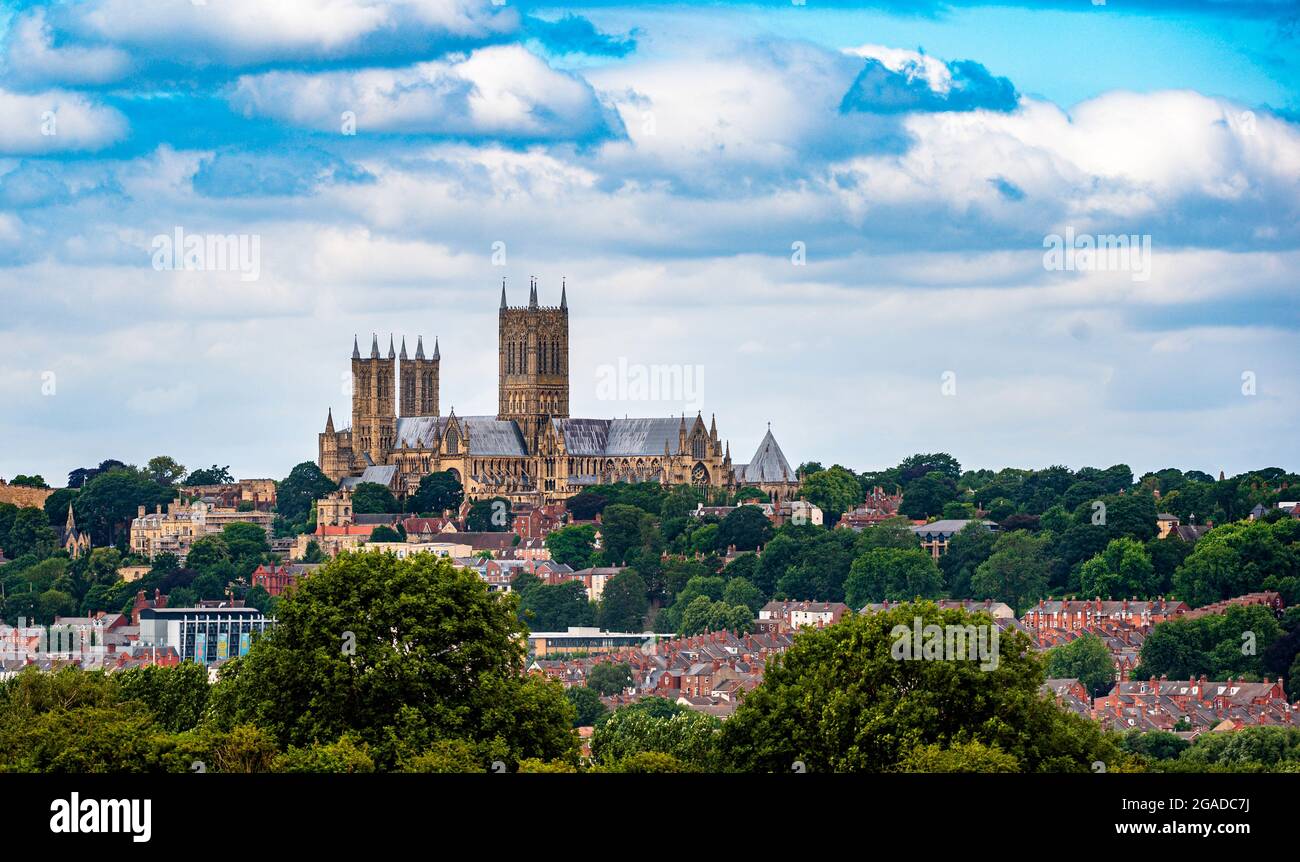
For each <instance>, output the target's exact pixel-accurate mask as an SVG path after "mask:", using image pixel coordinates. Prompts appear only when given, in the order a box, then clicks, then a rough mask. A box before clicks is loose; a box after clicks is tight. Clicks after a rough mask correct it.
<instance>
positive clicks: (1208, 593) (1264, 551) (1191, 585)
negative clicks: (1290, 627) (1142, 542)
mask: <svg viewBox="0 0 1300 862" xmlns="http://www.w3.org/2000/svg"><path fill="white" fill-rule="evenodd" d="M1293 523H1294V521H1279V522H1278V523H1276V524H1269V523H1265V522H1263V521H1242V522H1237V523H1232V524H1224V525H1223V526H1220V527H1215V528H1214V529H1213V530H1210V531H1209V532H1208V533H1206V534H1205V535H1204V536H1202V537H1201V538H1200V539H1199V540H1198V541H1197V542H1196V545H1195V547H1194V548H1193V550H1192V552H1191V553H1190V554H1188V556H1187V559H1186V560H1184V561H1183V564H1182V565H1181V566H1179V567H1178V570H1177V571H1176V572H1175V573H1174V590H1175V592H1176V593H1177V595H1178V597H1179V598H1181V599H1182V600H1183V601H1185V602H1187V603H1188V604H1189V605H1192V606H1193V607H1199V606H1201V605H1207V604H1210V603H1212V602H1217V601H1221V600H1223V599H1228V598H1232V597H1233V596H1240V595H1244V594H1246V593H1251V592H1257V591H1259V590H1261V589H1269V588H1272V589H1277V590H1278V591H1279V592H1282V593H1283V598H1284V599H1285V600H1286V602H1287V603H1288V604H1292V603H1294V602H1295V601H1296V600H1297V599H1300V595H1295V594H1294V592H1295V591H1297V586H1300V546H1297V543H1296V540H1295V538H1294V536H1293V534H1292V532H1291V531H1293V530H1295V529H1296V528H1295V527H1292V526H1291V524H1293Z"/></svg>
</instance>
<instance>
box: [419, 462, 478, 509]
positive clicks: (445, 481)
mask: <svg viewBox="0 0 1300 862" xmlns="http://www.w3.org/2000/svg"><path fill="white" fill-rule="evenodd" d="M464 500H465V489H464V488H463V487H462V486H461V484H460V480H459V479H457V478H456V474H455V473H453V472H451V471H450V470H442V471H439V472H437V473H430V474H429V475H427V476H424V477H423V478H421V479H420V487H419V489H418V490H417V491H416V492H415V495H414V496H413V497H412V498H411V504H412V508H413V509H414V511H416V512H431V513H433V514H435V515H442V514H443V513H444V512H447V511H448V510H450V511H456V510H457V509H459V508H460V504H461V503H462V502H464Z"/></svg>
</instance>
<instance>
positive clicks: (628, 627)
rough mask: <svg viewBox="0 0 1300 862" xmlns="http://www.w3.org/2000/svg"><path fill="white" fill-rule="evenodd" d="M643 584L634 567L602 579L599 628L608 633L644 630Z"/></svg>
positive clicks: (644, 597)
mask: <svg viewBox="0 0 1300 862" xmlns="http://www.w3.org/2000/svg"><path fill="white" fill-rule="evenodd" d="M648 604H649V603H648V602H647V600H646V583H645V580H644V579H643V578H642V577H641V575H640V574H639V573H638V572H637V571H636V569H624V570H623V571H621V572H619V573H618V574H617V575H614V577H612V578H610V579H609V580H608V581H606V582H605V589H604V590H603V591H602V592H601V596H600V627H601V628H603V629H604V630H605V631H610V632H639V631H642V630H643V629H644V625H645V614H646V609H647V607H648Z"/></svg>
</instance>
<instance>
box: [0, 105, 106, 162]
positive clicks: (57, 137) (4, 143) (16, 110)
mask: <svg viewBox="0 0 1300 862" xmlns="http://www.w3.org/2000/svg"><path fill="white" fill-rule="evenodd" d="M0 117H4V122H3V123H0V154H4V155H17V156H29V155H42V154H46V153H62V152H70V151H81V150H99V149H103V148H104V147H106V146H108V145H109V144H112V143H115V142H117V141H119V140H121V139H122V138H124V137H125V136H126V133H127V122H126V118H125V117H124V116H122V115H121V114H120V113H119V112H118V111H116V110H114V109H113V108H109V107H105V106H104V105H99V104H96V103H94V102H92V101H91V100H90V99H88V98H86V97H85V96H82V95H79V94H76V93H69V92H65V91H63V90H48V91H46V92H42V93H13V92H10V91H8V90H4V89H0Z"/></svg>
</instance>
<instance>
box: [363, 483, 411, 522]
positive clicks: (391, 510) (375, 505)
mask: <svg viewBox="0 0 1300 862" xmlns="http://www.w3.org/2000/svg"><path fill="white" fill-rule="evenodd" d="M400 510H401V507H400V506H399V505H398V504H397V498H396V497H394V496H393V492H392V491H390V490H388V486H387V485H381V484H379V483H378V482H358V483H357V486H356V487H355V488H353V489H352V511H353V512H355V513H356V514H358V515H391V514H395V513H396V512H398V511H400Z"/></svg>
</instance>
